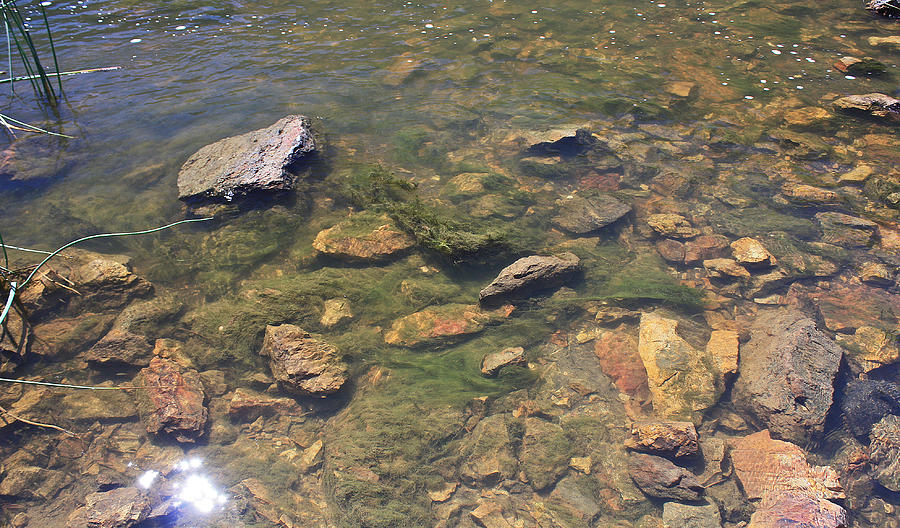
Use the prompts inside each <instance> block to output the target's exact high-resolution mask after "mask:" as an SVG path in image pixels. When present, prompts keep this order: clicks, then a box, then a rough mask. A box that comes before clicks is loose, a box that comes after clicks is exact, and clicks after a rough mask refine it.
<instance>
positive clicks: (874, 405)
mask: <svg viewBox="0 0 900 528" xmlns="http://www.w3.org/2000/svg"><path fill="white" fill-rule="evenodd" d="M841 411H843V412H842V415H843V418H844V421H845V422H846V423H847V426H848V427H849V428H850V431H851V432H852V433H853V434H855V435H856V436H858V437H860V438H863V439H864V438H866V437H867V436H868V435H869V432H870V430H871V429H872V426H873V425H875V424H876V423H878V422H879V421H881V420H882V419H883V418H884V417H886V416H888V415H891V414H895V415H898V416H900V385H898V384H896V383H891V382H889V381H882V380H851V381H850V382H849V383H848V384H847V387H846V388H845V389H844V398H843V401H842V402H841Z"/></svg>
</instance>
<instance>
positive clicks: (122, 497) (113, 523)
mask: <svg viewBox="0 0 900 528" xmlns="http://www.w3.org/2000/svg"><path fill="white" fill-rule="evenodd" d="M84 502H85V504H84V506H82V507H81V508H78V509H76V510H75V511H73V512H72V514H71V515H70V516H69V521H68V522H67V523H66V528H128V527H129V526H134V525H135V524H137V523H139V522H142V521H144V520H145V519H147V516H148V515H149V514H150V499H149V498H148V497H147V496H145V495H144V494H142V493H141V492H140V490H138V489H137V488H133V487H127V488H115V489H112V490H109V491H101V492H96V493H91V494H90V495H88V496H87V497H85V499H84Z"/></svg>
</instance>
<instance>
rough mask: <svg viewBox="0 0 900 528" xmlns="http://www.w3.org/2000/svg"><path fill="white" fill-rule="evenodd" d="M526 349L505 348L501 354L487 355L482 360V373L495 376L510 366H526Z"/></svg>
mask: <svg viewBox="0 0 900 528" xmlns="http://www.w3.org/2000/svg"><path fill="white" fill-rule="evenodd" d="M526 363H527V361H526V360H525V349H524V348H522V347H509V348H504V349H503V350H501V351H500V352H492V353H490V354H487V355H485V356H484V358H482V360H481V373H482V374H484V375H485V376H494V375H496V374H497V373H498V372H500V369H502V368H503V367H507V366H509V365H525V364H526Z"/></svg>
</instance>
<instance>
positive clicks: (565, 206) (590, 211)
mask: <svg viewBox="0 0 900 528" xmlns="http://www.w3.org/2000/svg"><path fill="white" fill-rule="evenodd" d="M630 212H631V206H630V205H627V204H624V203H622V202H620V201H619V200H617V199H615V198H613V197H612V196H608V195H605V194H600V195H597V196H593V197H590V198H584V197H581V196H575V197H572V198H565V199H563V200H562V202H561V203H560V206H559V210H558V211H557V213H556V215H555V216H554V217H553V219H552V221H553V225H554V226H556V227H558V228H560V229H562V230H564V231H567V232H569V233H572V234H574V235H587V234H589V233H592V232H594V231H597V230H599V229H602V228H604V227H606V226H608V225H610V224H613V223H615V222H616V221H618V220H619V219H620V218H622V217H624V216H625V215H627V214H628V213H630Z"/></svg>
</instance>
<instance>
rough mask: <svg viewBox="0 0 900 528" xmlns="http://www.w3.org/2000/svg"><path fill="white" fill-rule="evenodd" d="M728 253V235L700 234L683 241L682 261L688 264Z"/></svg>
mask: <svg viewBox="0 0 900 528" xmlns="http://www.w3.org/2000/svg"><path fill="white" fill-rule="evenodd" d="M728 254H729V246H728V237H725V236H722V235H700V236H698V237H697V238H694V239H693V240H688V241H687V242H685V243H684V263H685V264H687V265H688V266H693V265H694V264H698V263H700V262H702V261H704V260H709V259H714V258H721V257H724V256H725V255H728Z"/></svg>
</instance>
